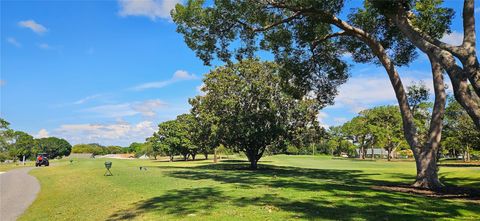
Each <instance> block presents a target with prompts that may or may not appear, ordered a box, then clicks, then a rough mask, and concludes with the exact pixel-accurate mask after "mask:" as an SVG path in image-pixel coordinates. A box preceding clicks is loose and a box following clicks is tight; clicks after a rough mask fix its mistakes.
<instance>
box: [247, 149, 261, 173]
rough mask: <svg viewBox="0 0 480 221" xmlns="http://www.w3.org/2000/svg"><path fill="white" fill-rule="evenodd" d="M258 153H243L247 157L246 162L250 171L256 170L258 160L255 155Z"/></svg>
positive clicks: (253, 151) (252, 151) (250, 151)
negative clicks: (248, 163) (248, 162)
mask: <svg viewBox="0 0 480 221" xmlns="http://www.w3.org/2000/svg"><path fill="white" fill-rule="evenodd" d="M257 152H258V151H255V150H248V151H245V155H247V158H248V161H250V169H251V170H256V169H257V162H258V160H259V159H260V157H258V155H257Z"/></svg>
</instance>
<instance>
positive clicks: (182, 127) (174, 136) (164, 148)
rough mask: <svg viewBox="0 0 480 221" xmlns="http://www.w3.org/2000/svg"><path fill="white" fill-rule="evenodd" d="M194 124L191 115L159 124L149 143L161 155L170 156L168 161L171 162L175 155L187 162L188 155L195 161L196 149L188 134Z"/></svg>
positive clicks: (180, 116)
mask: <svg viewBox="0 0 480 221" xmlns="http://www.w3.org/2000/svg"><path fill="white" fill-rule="evenodd" d="M194 123H195V119H194V118H193V116H192V115H190V114H182V115H179V116H177V119H175V120H170V121H166V122H163V123H160V124H159V125H158V131H157V132H155V133H154V134H153V137H152V138H151V141H152V143H153V144H154V145H156V146H158V148H159V149H160V151H161V152H162V153H164V154H166V155H168V156H170V160H173V157H174V156H175V155H176V154H181V155H182V156H183V158H184V160H187V159H188V157H189V156H190V155H191V156H192V157H193V159H195V155H196V154H197V153H198V147H197V146H196V145H194V144H193V142H192V140H193V137H192V133H191V132H190V128H191V127H193V126H192V125H193V124H194Z"/></svg>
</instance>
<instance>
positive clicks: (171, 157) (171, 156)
mask: <svg viewBox="0 0 480 221" xmlns="http://www.w3.org/2000/svg"><path fill="white" fill-rule="evenodd" d="M170 162H173V154H170Z"/></svg>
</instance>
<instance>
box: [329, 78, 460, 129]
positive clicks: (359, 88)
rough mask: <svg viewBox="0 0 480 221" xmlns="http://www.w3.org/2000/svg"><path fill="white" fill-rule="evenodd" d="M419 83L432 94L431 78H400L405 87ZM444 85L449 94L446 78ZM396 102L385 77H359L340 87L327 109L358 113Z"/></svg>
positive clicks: (448, 82)
mask: <svg viewBox="0 0 480 221" xmlns="http://www.w3.org/2000/svg"><path fill="white" fill-rule="evenodd" d="M419 81H423V82H424V83H425V86H426V87H427V88H428V89H429V90H430V93H431V94H432V93H433V82H432V79H431V78H412V77H403V78H402V82H403V84H404V86H405V87H407V86H409V85H411V84H412V83H413V82H419ZM445 83H446V84H447V92H449V93H450V92H451V89H452V86H451V82H450V81H449V79H448V78H447V79H445ZM432 97H433V95H432ZM396 102H397V100H396V97H395V92H394V90H393V87H392V85H391V83H390V81H389V79H388V78H387V77H386V76H385V77H379V76H378V75H377V76H374V77H371V76H367V77H365V76H359V77H352V78H350V79H349V80H348V81H347V83H345V84H344V85H342V86H340V88H339V94H338V96H337V97H336V98H335V105H334V106H331V107H327V108H344V107H345V108H348V109H349V110H350V111H351V112H352V113H358V112H360V111H362V110H365V109H367V108H370V107H372V106H374V105H380V104H385V103H391V104H396ZM337 120H339V119H337Z"/></svg>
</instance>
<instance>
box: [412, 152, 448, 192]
mask: <svg viewBox="0 0 480 221" xmlns="http://www.w3.org/2000/svg"><path fill="white" fill-rule="evenodd" d="M415 163H416V165H417V178H416V180H415V183H414V184H413V186H414V187H419V188H426V189H438V188H441V187H442V186H443V184H442V183H441V182H440V180H439V179H438V167H437V153H436V152H435V150H434V148H429V149H428V150H424V151H422V152H421V153H420V154H419V155H417V156H416V157H415Z"/></svg>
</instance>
